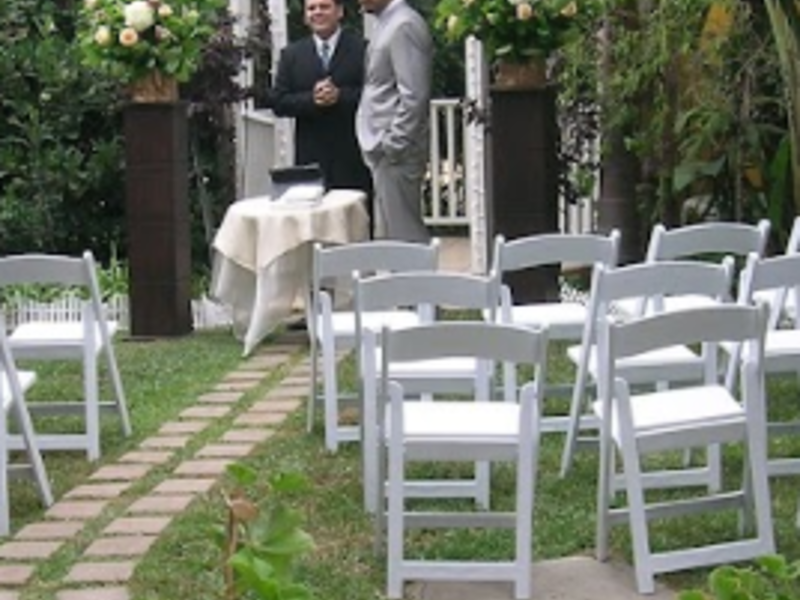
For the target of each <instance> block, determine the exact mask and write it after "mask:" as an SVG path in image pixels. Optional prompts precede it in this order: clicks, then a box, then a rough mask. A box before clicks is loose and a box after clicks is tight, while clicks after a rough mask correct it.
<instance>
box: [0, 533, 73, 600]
mask: <svg viewBox="0 0 800 600" xmlns="http://www.w3.org/2000/svg"><path fill="white" fill-rule="evenodd" d="M63 545H64V542H63V541H58V542H39V541H13V540H12V541H10V542H6V543H5V544H2V545H0V558H2V559H15V560H44V559H46V558H48V557H50V556H52V555H53V554H54V553H55V552H56V551H57V550H58V549H59V548H61V546H63ZM0 600H2V596H0Z"/></svg>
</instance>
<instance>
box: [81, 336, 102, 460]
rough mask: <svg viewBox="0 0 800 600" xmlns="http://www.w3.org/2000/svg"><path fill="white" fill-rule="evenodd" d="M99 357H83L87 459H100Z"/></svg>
mask: <svg viewBox="0 0 800 600" xmlns="http://www.w3.org/2000/svg"><path fill="white" fill-rule="evenodd" d="M98 394H99V390H98V381H97V355H96V354H95V353H94V352H89V353H85V354H84V357H83V395H84V411H85V419H86V422H85V423H84V427H85V434H86V458H87V460H90V461H94V460H97V459H99V458H100V404H99V402H100V401H99V399H98Z"/></svg>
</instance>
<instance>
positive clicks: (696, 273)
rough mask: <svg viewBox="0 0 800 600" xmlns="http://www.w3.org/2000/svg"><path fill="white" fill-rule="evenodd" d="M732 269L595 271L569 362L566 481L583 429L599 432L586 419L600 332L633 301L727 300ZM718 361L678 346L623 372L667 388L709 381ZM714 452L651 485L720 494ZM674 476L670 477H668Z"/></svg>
mask: <svg viewBox="0 0 800 600" xmlns="http://www.w3.org/2000/svg"><path fill="white" fill-rule="evenodd" d="M730 280H731V267H730V264H729V262H728V261H725V262H723V264H716V263H705V262H689V261H663V262H652V263H640V264H635V265H630V266H626V267H619V268H617V269H607V268H605V267H603V266H602V265H595V268H594V272H593V273H592V286H591V297H590V300H589V314H588V316H587V318H586V322H585V324H584V330H583V337H582V340H581V344H580V345H579V346H571V347H570V348H568V349H567V356H568V357H569V359H570V360H571V361H572V362H573V363H574V364H575V366H576V374H575V385H574V387H573V394H572V403H571V405H570V422H569V427H568V429H567V438H566V441H565V443H564V453H563V456H562V459H561V475H562V477H563V476H565V475H566V473H567V472H568V471H569V469H570V467H571V466H572V462H573V459H574V455H575V451H576V450H577V447H578V443H579V441H580V440H579V437H578V436H579V433H580V430H581V429H584V428H589V427H596V423H595V422H594V421H593V419H592V416H591V415H585V414H584V412H585V411H586V409H587V402H586V395H587V389H588V387H589V381H590V380H591V381H593V382H595V383H596V382H597V381H598V365H599V363H598V360H597V347H596V345H595V344H596V341H597V331H598V329H599V328H600V327H602V325H603V324H604V323H605V322H606V321H607V320H609V319H615V318H624V317H620V316H619V314H618V313H616V306H617V304H618V303H619V302H620V301H622V300H625V299H630V298H640V297H647V298H654V299H656V300H658V302H657V303H656V304H657V305H658V306H661V304H662V301H663V302H666V301H668V300H669V299H670V298H672V297H675V296H678V295H680V296H683V295H686V294H692V295H694V296H695V297H704V298H708V299H710V300H714V301H716V302H720V301H722V300H724V299H726V298H727V295H728V293H729V290H730ZM712 359H713V357H712V356H710V355H709V353H708V352H706V353H704V354H697V353H696V352H695V351H693V350H692V349H691V348H689V347H687V346H684V345H678V346H675V347H672V348H662V349H659V350H657V351H654V352H651V353H648V354H645V355H642V356H636V357H631V358H629V359H627V360H626V361H625V362H624V363H623V364H622V365H620V368H624V373H625V377H626V379H628V381H630V382H631V383H635V384H637V385H662V386H663V385H665V384H666V383H677V382H694V381H700V380H702V378H703V377H704V374H705V372H706V370H707V369H710V368H712V366H713V364H714V363H713V362H712ZM714 455H715V451H714V449H711V456H709V458H708V464H707V465H706V466H705V467H702V468H694V469H683V470H681V471H680V472H675V473H669V474H664V476H663V477H653V478H651V479H650V480H649V481H648V483H649V484H651V485H670V486H672V485H708V486H710V488H712V489H719V486H720V485H721V473H720V472H719V464H718V460H716V457H715V456H714ZM667 475H669V476H667Z"/></svg>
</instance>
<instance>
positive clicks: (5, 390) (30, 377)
mask: <svg viewBox="0 0 800 600" xmlns="http://www.w3.org/2000/svg"><path fill="white" fill-rule="evenodd" d="M17 378H18V379H19V386H20V387H21V388H22V391H23V392H25V391H27V390H28V389H29V388H30V387H31V386H32V385H33V383H34V382H35V381H36V373H34V372H33V371H17ZM11 399H12V395H11V386H9V384H8V377H7V376H6V375H5V374H4V373H3V374H0V401H2V408H3V410H8V407H9V406H11Z"/></svg>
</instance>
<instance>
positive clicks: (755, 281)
mask: <svg viewBox="0 0 800 600" xmlns="http://www.w3.org/2000/svg"><path fill="white" fill-rule="evenodd" d="M798 294H800V254H797V253H792V254H785V255H781V256H776V257H773V258H759V257H758V256H757V255H756V254H755V253H753V254H751V255H750V256H749V257H748V259H747V265H746V266H745V268H744V270H743V271H742V273H741V276H740V278H739V297H738V303H739V304H742V305H744V306H747V305H750V304H752V303H753V302H756V301H758V300H757V299H758V298H764V297H766V298H769V299H771V300H773V302H772V303H770V304H768V306H769V307H770V325H769V328H768V329H767V333H766V337H765V341H764V370H765V372H766V373H768V374H770V373H773V374H780V373H784V374H793V375H797V374H799V373H800V324H798V323H797V322H796V321H794V322H793V327H792V328H791V329H785V328H779V327H778V323H779V316H780V315H781V314H782V313H783V312H784V311H785V308H786V305H787V304H788V303H789V302H791V303H792V305H794V306H798V304H797V300H798V298H799V297H800V296H798ZM722 348H724V349H725V350H726V351H727V352H728V354H729V355H730V356H731V359H730V361H729V363H728V368H727V372H726V375H725V384H726V386H727V387H728V389H731V390H732V389H734V387H735V386H736V383H737V381H736V380H737V376H738V374H739V373H738V369H737V365H738V364H739V358H740V355H741V353H742V350H743V346H742V344H723V345H722ZM768 431H769V435H770V438H772V437H784V436H797V435H798V434H800V421H797V420H794V421H776V422H769V423H768ZM769 474H770V475H774V476H781V475H798V474H800V456H795V457H784V458H777V457H776V458H772V459H770V460H769Z"/></svg>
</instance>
